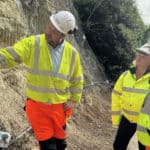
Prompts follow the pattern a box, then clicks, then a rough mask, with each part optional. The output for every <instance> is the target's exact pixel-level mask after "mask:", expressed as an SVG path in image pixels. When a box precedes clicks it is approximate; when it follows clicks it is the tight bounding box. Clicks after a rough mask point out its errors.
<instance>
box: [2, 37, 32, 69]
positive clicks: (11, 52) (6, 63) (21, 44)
mask: <svg viewBox="0 0 150 150" xmlns="http://www.w3.org/2000/svg"><path fill="white" fill-rule="evenodd" d="M32 40H34V39H33V37H29V38H24V39H22V40H20V41H18V42H17V43H15V44H14V45H13V46H11V47H6V48H1V49H0V68H10V67H14V66H16V65H18V64H21V63H26V61H27V60H28V58H29V56H30V49H31V43H33V41H32ZM31 41H32V42H31Z"/></svg>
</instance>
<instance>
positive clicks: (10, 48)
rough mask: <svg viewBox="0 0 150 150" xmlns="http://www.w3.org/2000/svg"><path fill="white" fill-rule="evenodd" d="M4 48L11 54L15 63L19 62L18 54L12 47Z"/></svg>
mask: <svg viewBox="0 0 150 150" xmlns="http://www.w3.org/2000/svg"><path fill="white" fill-rule="evenodd" d="M6 50H7V51H8V52H9V53H10V54H11V56H12V57H13V58H14V60H15V61H16V62H17V63H21V60H20V57H19V55H18V54H17V53H16V52H15V50H14V49H13V48H12V47H7V48H6Z"/></svg>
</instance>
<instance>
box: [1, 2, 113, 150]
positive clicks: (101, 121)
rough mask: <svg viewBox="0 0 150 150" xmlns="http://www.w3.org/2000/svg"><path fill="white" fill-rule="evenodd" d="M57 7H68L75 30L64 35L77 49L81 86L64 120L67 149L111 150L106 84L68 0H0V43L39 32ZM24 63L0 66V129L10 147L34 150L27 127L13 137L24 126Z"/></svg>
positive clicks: (12, 149)
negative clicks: (9, 140) (77, 101)
mask: <svg viewBox="0 0 150 150" xmlns="http://www.w3.org/2000/svg"><path fill="white" fill-rule="evenodd" d="M58 10H70V11H72V12H73V13H74V14H75V16H76V18H77V20H78V21H77V23H78V27H79V32H78V33H76V34H75V36H73V35H69V36H68V37H67V40H69V41H70V42H71V43H72V44H73V45H74V46H75V47H76V48H77V49H78V50H79V52H80V54H81V62H82V65H83V70H84V77H85V87H84V93H83V98H82V101H81V103H80V104H79V105H78V106H77V108H76V109H75V111H74V115H73V117H72V119H70V120H69V123H68V134H69V135H70V136H69V138H68V143H69V146H68V149H69V150H75V149H77V150H88V149H89V150H92V149H94V150H106V149H107V150H111V149H112V146H111V143H112V138H113V136H112V132H113V130H112V128H111V121H110V105H109V96H110V94H109V93H110V87H109V84H108V83H107V82H105V80H106V79H107V78H106V76H105V74H104V73H103V69H102V67H101V65H100V64H99V62H98V61H97V59H96V57H95V55H94V54H93V52H92V50H91V49H90V46H89V45H88V42H87V41H86V37H85V35H84V33H83V32H82V29H81V28H80V24H79V23H80V20H79V19H78V14H77V12H76V10H75V9H74V7H73V3H72V1H71V0H44V1H43V0H0V47H5V46H9V45H12V44H13V43H14V42H16V41H17V40H19V39H20V38H22V37H25V36H28V35H31V34H39V33H42V32H43V31H44V27H45V25H46V23H47V22H48V20H49V15H50V14H52V13H53V12H56V11H58ZM24 73H25V71H24V68H23V66H22V65H20V66H18V67H15V68H12V69H4V70H1V71H0V102H1V103H0V114H1V115H0V130H2V131H8V132H9V133H10V134H11V135H12V141H13V140H14V143H12V144H11V145H10V146H9V148H8V149H10V150H36V149H38V143H37V141H36V140H35V139H34V136H33V133H32V131H30V132H27V133H26V134H25V135H24V136H22V137H21V138H19V139H17V140H16V138H17V136H18V135H20V134H21V133H22V132H23V131H24V130H26V129H27V128H28V127H29V124H28V121H27V118H26V115H25V113H24V110H23V107H24V105H25V99H26V95H25V87H26V80H25V77H24Z"/></svg>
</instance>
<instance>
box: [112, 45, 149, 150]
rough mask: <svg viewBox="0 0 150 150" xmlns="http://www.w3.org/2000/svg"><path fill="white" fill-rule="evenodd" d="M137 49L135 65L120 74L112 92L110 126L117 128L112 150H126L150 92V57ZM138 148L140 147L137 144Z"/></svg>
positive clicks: (142, 48)
mask: <svg viewBox="0 0 150 150" xmlns="http://www.w3.org/2000/svg"><path fill="white" fill-rule="evenodd" d="M145 46H148V43H146V44H145V45H144V46H142V47H140V48H137V52H136V58H135V65H134V66H132V67H131V68H130V69H129V70H128V71H125V72H124V73H122V74H121V76H120V77H119V79H118V80H117V82H116V84H115V86H114V89H113V91H112V124H113V125H115V126H118V125H119V127H118V131H117V134H116V138H115V141H114V144H113V147H114V150H126V149H127V146H128V143H129V141H130V139H131V137H132V136H133V135H134V133H135V131H136V127H137V119H138V115H139V111H140V109H141V107H142V104H143V101H144V99H145V97H146V95H147V94H148V92H149V91H150V69H149V65H150V55H149V54H148V53H146V52H145V49H144V47H145ZM138 145H139V148H141V147H142V145H141V143H139V142H138Z"/></svg>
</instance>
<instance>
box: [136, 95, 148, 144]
mask: <svg viewBox="0 0 150 150" xmlns="http://www.w3.org/2000/svg"><path fill="white" fill-rule="evenodd" d="M137 137H138V141H139V142H140V143H141V144H143V145H145V146H150V93H149V94H148V95H147V97H146V98H145V101H144V104H143V106H142V109H141V111H140V113H139V117H138V122H137Z"/></svg>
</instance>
